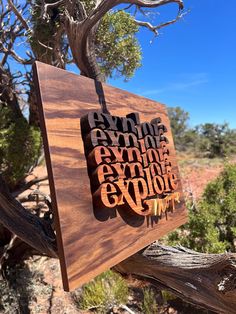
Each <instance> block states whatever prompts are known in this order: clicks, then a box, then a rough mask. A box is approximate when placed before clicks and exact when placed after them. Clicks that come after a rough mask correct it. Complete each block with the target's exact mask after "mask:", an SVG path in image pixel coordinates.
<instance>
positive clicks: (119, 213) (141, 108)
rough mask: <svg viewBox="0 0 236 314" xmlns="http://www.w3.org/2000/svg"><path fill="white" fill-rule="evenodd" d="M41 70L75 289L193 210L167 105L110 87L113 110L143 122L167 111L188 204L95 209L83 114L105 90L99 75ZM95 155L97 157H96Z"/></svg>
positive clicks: (48, 147) (47, 141)
mask: <svg viewBox="0 0 236 314" xmlns="http://www.w3.org/2000/svg"><path fill="white" fill-rule="evenodd" d="M34 73H35V78H36V79H37V83H38V99H39V104H40V106H39V107H40V116H41V127H42V133H43V139H44V148H45V155H46V162H47V168H48V173H49V182H50V189H51V197H52V201H53V207H54V211H55V213H56V217H55V219H56V221H55V223H56V233H57V241H58V248H59V256H60V262H61V270H62V278H63V284H64V289H65V290H66V291H71V290H73V289H75V288H77V287H79V286H81V285H82V284H84V283H85V282H87V281H89V280H90V279H92V278H93V277H95V276H96V275H98V274H99V273H101V272H103V271H105V270H106V269H108V268H110V267H112V266H114V265H116V264H118V263H119V262H121V261H122V260H125V259H126V258H127V257H129V256H131V255H133V254H134V253H135V252H137V251H139V250H140V249H142V248H143V247H145V246H147V245H148V244H150V243H151V242H153V241H154V240H156V239H158V238H160V237H162V236H163V235H165V234H167V233H168V232H170V231H171V230H174V229H175V228H177V227H178V226H180V225H182V224H183V223H185V222H186V217H187V213H186V208H185V204H184V199H183V193H182V187H181V183H180V177H179V172H178V167H177V163H176V156H175V150H174V144H173V139H172V135H171V131H170V124H169V120H168V117H167V112H166V107H165V106H164V105H162V104H159V103H157V102H155V101H152V100H149V99H146V98H143V97H139V96H136V95H134V94H131V93H128V92H125V91H122V90H119V89H116V88H114V87H111V86H108V85H106V84H103V86H102V88H103V92H104V95H105V99H104V101H105V102H106V105H107V109H108V110H109V112H110V113H111V114H112V115H114V116H118V117H125V116H126V115H127V114H131V115H132V114H133V113H134V112H137V113H138V114H139V118H140V122H141V123H142V122H150V121H152V120H153V119H157V118H161V121H162V123H163V125H164V126H166V128H167V133H164V129H163V136H166V137H167V138H168V141H169V144H167V145H166V153H167V151H168V154H169V162H170V163H171V168H172V170H173V172H174V173H175V174H176V175H177V180H178V182H179V183H178V188H177V190H176V192H178V193H179V199H180V203H176V206H175V210H172V211H170V212H168V216H167V217H162V219H160V218H158V217H150V216H146V217H144V216H139V215H134V214H133V213H131V212H129V211H128V210H127V208H119V210H115V209H112V208H111V209H109V211H107V210H105V209H102V210H101V211H100V212H95V211H94V206H93V200H92V193H91V187H90V179H89V175H88V170H87V161H86V156H85V152H84V144H83V139H82V134H81V129H80V119H81V117H83V116H85V115H86V114H88V113H90V112H94V111H98V110H100V109H101V106H100V103H99V99H100V98H101V94H100V95H98V94H97V91H96V90H97V88H96V83H95V82H94V81H93V80H91V79H88V78H85V77H82V76H77V75H75V74H72V73H69V72H66V71H64V70H61V69H57V68H54V67H52V66H49V65H46V64H43V63H39V62H37V63H36V65H35V69H34ZM140 84H141V82H140ZM147 127H148V126H147ZM163 128H164V127H163ZM164 155H165V154H164ZM94 162H97V161H96V157H94V156H93V158H91V164H94ZM152 171H155V169H153V170H152Z"/></svg>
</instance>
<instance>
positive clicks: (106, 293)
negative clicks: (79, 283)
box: [74, 270, 128, 313]
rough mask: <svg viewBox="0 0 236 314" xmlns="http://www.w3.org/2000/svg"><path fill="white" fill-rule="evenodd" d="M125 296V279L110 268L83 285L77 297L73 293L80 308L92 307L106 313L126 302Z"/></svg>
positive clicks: (126, 288) (126, 292) (126, 290)
mask: <svg viewBox="0 0 236 314" xmlns="http://www.w3.org/2000/svg"><path fill="white" fill-rule="evenodd" d="M127 298H128V286H127V284H126V282H125V280H124V279H123V278H122V277H121V276H120V275H118V274H117V273H114V272H113V271H111V270H109V271H107V272H105V273H102V274H101V275H99V276H97V277H96V278H95V279H94V280H92V281H90V282H89V283H88V284H86V285H84V286H83V288H82V294H80V295H79V296H78V297H77V293H76V292H75V293H74V300H75V302H76V304H77V305H78V307H79V308H80V309H84V310H88V309H94V310H96V312H97V313H107V311H108V310H111V309H112V308H113V307H114V306H119V305H120V304H126V302H127Z"/></svg>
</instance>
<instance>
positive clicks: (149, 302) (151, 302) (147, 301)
mask: <svg viewBox="0 0 236 314" xmlns="http://www.w3.org/2000/svg"><path fill="white" fill-rule="evenodd" d="M142 311H143V313H145V314H157V313H158V304H157V300H156V297H155V292H154V291H153V290H152V289H151V288H144V289H143V304H142Z"/></svg>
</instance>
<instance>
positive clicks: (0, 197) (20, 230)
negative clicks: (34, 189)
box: [0, 175, 57, 257]
mask: <svg viewBox="0 0 236 314" xmlns="http://www.w3.org/2000/svg"><path fill="white" fill-rule="evenodd" d="M0 213H1V215H0V223H1V224H2V225H3V226H4V227H5V228H7V229H8V230H10V231H11V232H12V233H13V234H16V235H17V236H18V237H19V238H20V239H22V240H23V241H24V242H26V243H27V244H29V245H30V246H32V247H33V248H35V249H36V250H37V251H39V252H40V253H41V254H46V255H48V256H52V257H57V253H56V237H55V234H54V231H53V230H52V227H51V225H50V223H49V222H47V221H46V220H44V219H42V218H39V217H37V216H36V215H33V214H31V213H29V212H28V211H27V210H26V209H25V208H24V207H23V206H22V205H21V204H20V203H19V202H17V200H15V199H14V197H13V196H12V195H11V194H10V192H9V191H8V188H7V186H6V184H5V182H4V181H3V179H2V178H1V175H0Z"/></svg>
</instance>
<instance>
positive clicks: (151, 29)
mask: <svg viewBox="0 0 236 314" xmlns="http://www.w3.org/2000/svg"><path fill="white" fill-rule="evenodd" d="M186 13H187V12H184V13H181V11H179V13H178V15H177V17H176V18H175V19H173V20H170V21H167V22H165V23H161V24H158V25H156V26H154V25H152V24H151V23H150V22H146V21H139V20H136V19H135V20H134V22H135V23H136V24H137V25H139V26H143V27H146V28H148V29H149V30H150V31H152V32H154V34H155V35H156V36H157V35H158V34H159V33H158V30H159V29H161V28H163V27H166V26H169V25H171V24H174V23H176V22H177V21H178V20H180V19H181V18H182V17H183V16H184V15H185V14H186Z"/></svg>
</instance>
